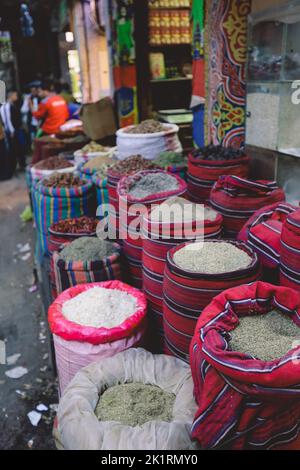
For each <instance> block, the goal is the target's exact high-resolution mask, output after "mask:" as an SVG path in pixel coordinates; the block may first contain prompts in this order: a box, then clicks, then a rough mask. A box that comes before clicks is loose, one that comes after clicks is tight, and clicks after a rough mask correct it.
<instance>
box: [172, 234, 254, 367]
mask: <svg viewBox="0 0 300 470" xmlns="http://www.w3.org/2000/svg"><path fill="white" fill-rule="evenodd" d="M260 277H261V266H260V263H259V261H258V257H257V255H256V254H255V253H254V252H253V251H252V249H251V248H249V247H247V246H246V245H245V244H244V243H238V242H224V241H220V240H212V241H210V240H208V241H204V242H189V243H184V244H181V245H178V246H176V247H175V248H172V249H171V250H170V251H169V252H168V254H167V264H166V268H165V273H164V281H163V321H164V334H165V352H166V353H167V354H172V355H175V356H177V357H179V358H181V359H183V360H185V361H189V346H190V342H191V339H192V337H193V334H194V330H195V326H196V323H197V320H198V318H199V317H201V315H202V311H203V309H204V308H205V307H206V306H207V305H208V304H209V302H211V300H212V299H213V298H214V297H215V296H216V295H218V294H219V293H220V292H222V291H223V290H226V289H228V288H231V287H234V286H238V285H240V284H243V283H248V282H254V281H256V280H258V279H260Z"/></svg>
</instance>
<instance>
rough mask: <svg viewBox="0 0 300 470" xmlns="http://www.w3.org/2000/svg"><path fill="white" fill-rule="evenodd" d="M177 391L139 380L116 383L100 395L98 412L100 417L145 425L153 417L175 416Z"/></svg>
mask: <svg viewBox="0 0 300 470" xmlns="http://www.w3.org/2000/svg"><path fill="white" fill-rule="evenodd" d="M175 398H176V397H175V395H174V394H173V393H169V392H166V391H164V390H163V389H161V388H160V387H157V386H155V385H149V384H147V385H145V384H142V383H139V382H133V383H127V384H122V385H115V386H113V387H110V388H108V389H107V390H106V391H105V392H104V393H103V394H102V395H100V398H99V402H98V404H97V407H96V410H95V414H96V416H97V418H98V419H99V420H100V421H116V422H119V423H122V424H124V425H127V426H133V427H134V426H142V425H143V424H145V423H147V422H149V421H160V422H161V421H164V422H170V421H171V420H172V411H173V406H174V402H175Z"/></svg>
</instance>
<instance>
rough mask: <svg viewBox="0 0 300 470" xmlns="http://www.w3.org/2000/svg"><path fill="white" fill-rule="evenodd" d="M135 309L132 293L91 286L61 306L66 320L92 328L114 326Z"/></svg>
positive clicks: (134, 299) (135, 302)
mask: <svg viewBox="0 0 300 470" xmlns="http://www.w3.org/2000/svg"><path fill="white" fill-rule="evenodd" d="M136 310H137V300H136V298H135V297H133V295H130V294H127V293H126V292H123V291H121V290H118V289H105V288H103V287H92V288H91V289H88V290H87V291H85V292H82V293H81V294H78V295H77V296H76V297H73V298H72V299H71V300H67V301H66V302H65V303H64V304H63V307H62V313H63V315H64V317H65V318H67V320H69V321H71V322H74V323H78V324H79V325H82V326H92V327H94V328H101V327H103V328H114V327H116V326H118V325H120V324H121V323H123V322H124V321H125V320H126V319H127V318H129V317H130V316H131V315H133V314H134V313H135V311H136Z"/></svg>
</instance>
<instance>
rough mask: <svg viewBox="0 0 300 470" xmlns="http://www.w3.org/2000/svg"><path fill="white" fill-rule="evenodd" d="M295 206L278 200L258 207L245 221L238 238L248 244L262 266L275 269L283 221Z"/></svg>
mask: <svg viewBox="0 0 300 470" xmlns="http://www.w3.org/2000/svg"><path fill="white" fill-rule="evenodd" d="M296 210H297V207H295V206H292V205H291V204H288V203H285V202H279V203H277V202H276V203H275V204H271V205H270V206H265V207H263V208H262V209H259V210H258V211H257V212H255V214H253V216H252V217H250V219H249V220H248V221H247V222H246V224H245V225H244V227H243V228H242V230H241V231H240V233H239V235H238V237H237V238H238V240H239V241H243V242H245V243H247V244H248V245H250V246H251V247H252V248H253V250H254V251H255V252H256V253H257V254H258V257H259V259H260V261H261V263H262V265H263V267H264V268H267V269H277V268H278V267H279V264H280V237H281V231H282V226H283V223H284V222H285V220H286V218H287V216H288V215H289V214H291V213H293V212H295V211H296Z"/></svg>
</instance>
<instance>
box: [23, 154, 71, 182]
mask: <svg viewBox="0 0 300 470" xmlns="http://www.w3.org/2000/svg"><path fill="white" fill-rule="evenodd" d="M75 169H76V168H75V166H74V162H72V161H70V160H67V159H65V158H63V157H59V156H55V157H49V158H47V159H46V160H41V161H40V162H38V163H36V164H35V165H33V166H32V167H31V169H30V171H31V180H32V181H35V182H36V181H39V180H41V179H44V178H46V177H49V176H50V175H52V174H53V173H55V172H58V173H72V172H74V171H75Z"/></svg>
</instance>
